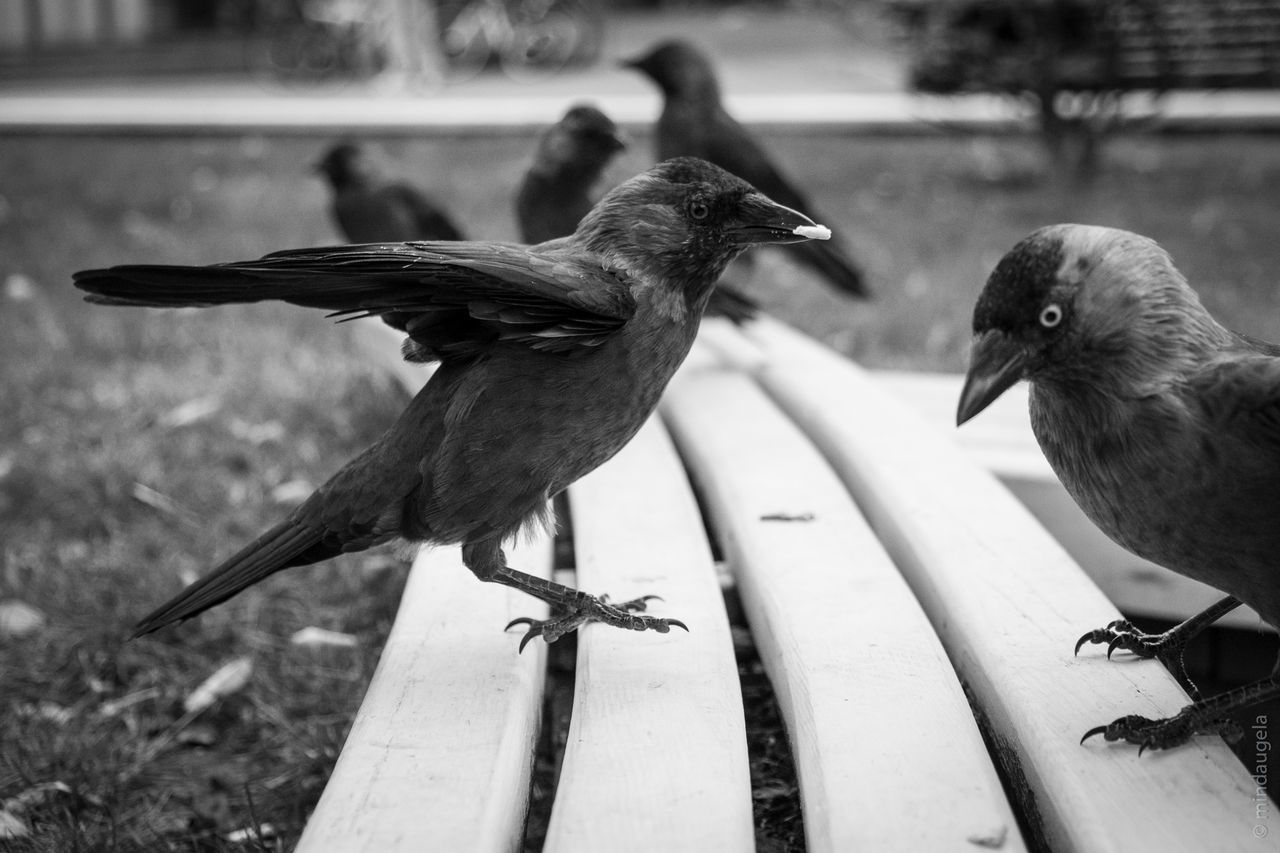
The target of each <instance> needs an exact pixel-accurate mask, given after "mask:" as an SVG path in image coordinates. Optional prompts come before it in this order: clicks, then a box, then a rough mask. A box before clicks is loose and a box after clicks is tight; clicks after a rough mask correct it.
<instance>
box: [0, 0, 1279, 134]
mask: <svg viewBox="0 0 1280 853" xmlns="http://www.w3.org/2000/svg"><path fill="white" fill-rule="evenodd" d="M672 36H681V37H685V38H689V39H691V40H693V41H695V42H697V43H699V44H701V45H703V46H704V47H705V48H707V49H708V50H709V52H710V53H711V54H712V55H713V56H714V57H715V60H716V63H717V67H718V68H719V71H720V74H721V78H722V82H723V88H724V90H725V93H726V96H727V100H728V104H729V107H730V109H731V110H732V111H733V113H734V114H735V115H736V116H738V117H739V118H740V119H741V120H743V121H746V122H749V123H753V124H773V125H786V126H795V127H821V128H828V129H833V130H839V129H841V128H847V129H849V130H856V131H861V132H870V131H876V130H883V131H887V132H894V133H901V132H928V131H931V130H934V129H936V128H939V127H947V126H951V125H955V124H960V125H966V126H977V127H981V128H988V129H996V128H1005V127H1010V126H1015V125H1017V124H1019V123H1020V121H1021V119H1022V117H1021V116H1020V115H1019V114H1018V113H1017V112H1016V110H1015V109H1014V107H1013V105H1012V104H1011V103H1010V102H1009V101H1007V100H1005V99H1001V98H996V97H988V96H966V97H958V98H937V97H928V96H918V95H913V94H910V93H908V92H907V91H906V90H905V88H906V87H905V76H906V75H905V67H904V61H903V55H902V53H901V52H900V50H899V49H898V48H896V47H895V46H894V45H893V44H892V43H891V42H890V41H889V40H888V39H887V37H886V33H885V30H884V28H883V27H876V26H860V25H856V24H854V23H852V22H851V21H849V20H844V19H839V18H833V17H831V16H829V15H816V14H808V15H806V14H797V13H789V14H779V13H776V12H772V13H766V12H755V11H749V10H730V11H722V12H705V13H681V14H669V13H664V14H654V13H647V14H645V13H632V14H627V15H615V16H614V17H613V18H611V20H610V27H609V34H608V41H607V42H606V45H605V52H604V57H603V59H602V60H601V62H600V63H599V64H598V65H596V66H593V67H591V68H587V69H572V70H569V71H566V72H564V73H561V74H558V75H555V76H552V77H548V78H544V79H540V80H536V81H527V82H516V81H514V80H511V79H509V78H508V77H506V76H505V75H503V74H501V73H498V72H493V73H486V74H484V75H481V76H480V77H477V78H475V79H473V80H470V81H466V82H464V83H460V84H456V85H453V86H449V87H446V88H441V89H439V90H436V91H422V92H415V91H405V90H403V89H389V88H387V87H386V86H385V85H383V84H381V83H380V82H379V81H374V82H372V83H365V84H359V85H357V84H349V85H347V86H339V87H327V88H325V87H317V88H312V89H308V90H305V91H298V90H296V89H286V88H284V87H283V86H275V85H272V84H271V83H259V82H255V81H254V80H252V79H250V78H248V77H247V76H246V75H223V76H220V77H208V76H206V77H195V78H186V79H176V78H168V79H150V80H139V81H133V82H120V81H114V82H97V81H94V80H69V81H67V80H60V81H45V82H30V83H22V82H14V81H9V82H7V83H6V84H5V85H4V86H2V87H0V132H5V131H10V132H23V131H55V132H99V131H112V132H157V133H162V132H177V133H189V132H227V133H239V132H248V131H255V132H287V133H312V132H314V133H331V132H334V131H342V130H365V131H370V132H385V133H396V132H405V133H414V134H420V133H427V132H440V133H449V132H460V131H466V132H473V131H477V130H489V131H499V132H500V131H502V130H507V129H513V130H526V129H528V128H529V127H532V126H542V125H546V124H548V123H550V122H553V121H555V120H556V119H557V118H558V117H559V116H560V115H561V114H562V113H563V112H564V110H565V109H567V108H568V107H569V106H570V105H571V104H573V103H576V102H580V101H588V102H591V103H595V104H596V105H598V106H600V107H601V108H602V109H603V110H604V111H605V112H607V113H608V114H609V115H611V116H612V117H613V118H614V119H615V120H616V121H619V122H621V123H624V124H629V125H641V124H647V123H649V122H651V121H652V120H653V119H654V118H655V117H656V116H657V114H658V111H659V107H660V102H659V98H658V95H657V93H656V91H655V90H654V89H653V87H652V86H651V85H650V84H649V83H648V82H647V81H645V80H644V79H642V78H641V77H640V75H638V74H636V73H635V72H632V71H628V70H625V69H622V68H619V67H617V65H616V61H617V59H618V58H620V57H625V56H632V55H635V54H637V53H639V52H641V51H642V50H643V49H645V48H646V47H647V46H648V45H650V44H653V43H654V42H656V41H658V40H660V39H662V38H669V37H672ZM1161 116H1162V117H1161V119H1160V121H1161V123H1163V124H1165V125H1168V126H1175V127H1179V128H1187V127H1192V128H1194V127H1206V128H1221V127H1242V128H1254V129H1256V128H1259V127H1262V128H1270V129H1280V93H1276V92H1229V93H1221V92H1180V93H1175V94H1173V95H1171V96H1170V97H1169V98H1168V99H1167V100H1166V102H1165V103H1164V105H1163V108H1162V110H1161Z"/></svg>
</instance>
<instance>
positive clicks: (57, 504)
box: [0, 134, 1280, 851]
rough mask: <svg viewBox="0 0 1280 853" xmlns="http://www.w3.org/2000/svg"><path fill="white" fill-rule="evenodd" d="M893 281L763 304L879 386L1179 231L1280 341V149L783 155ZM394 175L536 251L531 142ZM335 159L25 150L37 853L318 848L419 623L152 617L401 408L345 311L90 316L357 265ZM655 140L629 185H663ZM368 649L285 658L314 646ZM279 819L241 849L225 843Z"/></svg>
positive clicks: (851, 143)
mask: <svg viewBox="0 0 1280 853" xmlns="http://www.w3.org/2000/svg"><path fill="white" fill-rule="evenodd" d="M768 142H769V144H770V147H771V148H772V149H773V150H774V151H775V152H777V153H778V155H779V157H780V159H782V160H783V161H784V163H785V164H786V166H787V167H788V169H789V171H790V172H791V173H792V174H793V175H794V176H795V177H796V178H797V180H798V182H800V183H802V184H803V185H805V186H807V187H810V188H812V195H813V199H814V202H815V207H816V208H817V209H818V211H820V216H819V217H818V218H820V220H821V221H823V222H824V223H825V224H828V225H831V226H833V227H835V228H837V229H838V230H840V231H842V232H843V233H844V234H845V235H846V237H847V238H848V239H850V240H851V242H852V243H853V245H854V247H855V251H856V253H857V254H858V255H859V256H860V257H861V258H862V259H863V260H864V262H865V264H866V265H867V266H868V268H869V269H870V272H871V278H872V282H873V285H874V286H875V288H876V290H877V298H876V300H875V302H873V303H870V304H850V303H847V302H843V301H841V300H840V299H839V298H837V297H835V296H833V295H831V294H830V293H828V292H827V291H826V290H824V289H823V288H822V286H821V285H819V284H816V283H814V282H813V281H811V280H805V279H803V278H802V277H801V276H800V275H799V274H797V273H795V271H794V269H793V268H791V267H789V266H788V265H787V263H786V262H785V261H782V260H779V259H778V258H777V257H776V256H769V255H762V257H761V259H760V261H759V263H757V264H756V266H755V270H756V271H755V274H754V276H753V278H752V281H751V282H750V285H749V286H750V288H751V289H752V290H753V291H754V292H755V293H756V294H757V295H758V296H759V298H760V299H761V300H762V301H763V302H764V303H765V304H766V305H767V306H768V307H769V308H770V309H771V310H773V311H774V312H775V313H777V314H778V315H780V316H782V317H783V318H784V319H787V320H789V321H791V322H793V323H795V324H797V325H799V326H800V327H802V328H804V329H806V330H808V331H810V332H811V333H813V334H815V335H817V336H818V337H820V338H822V339H824V340H827V341H828V342H830V343H832V344H833V345H835V346H837V347H838V348H840V349H842V350H844V351H845V352H847V353H850V354H851V355H853V356H855V357H856V358H858V359H860V360H861V361H863V362H864V363H867V364H870V365H882V366H893V367H911V368H928V369H946V370H960V369H962V368H963V364H964V355H965V352H966V347H967V338H968V323H969V314H970V311H971V310H972V304H973V300H974V298H975V297H976V295H977V293H978V290H979V289H980V288H981V285H982V283H983V280H984V278H985V276H986V274H987V272H988V271H989V270H990V268H991V266H992V265H993V264H994V263H995V261H996V260H997V259H998V258H999V257H1000V255H1001V254H1002V253H1003V252H1004V251H1005V250H1006V249H1007V248H1008V247H1009V246H1010V245H1012V243H1013V242H1014V241H1015V240H1017V239H1018V238H1019V237H1021V236H1023V235H1024V234H1025V233H1026V232H1028V231H1029V230H1031V229H1032V228H1034V227H1036V226H1039V225H1042V224H1046V223H1049V222H1056V221H1082V222H1093V223H1099V224H1107V225H1115V226H1119V227H1124V228H1129V229H1132V230H1136V231H1140V232H1142V233H1144V234H1148V235H1150V236H1152V237H1155V238H1156V239H1158V240H1160V241H1161V242H1162V243H1164V245H1165V246H1166V247H1167V248H1168V249H1169V250H1170V252H1171V253H1172V254H1173V256H1174V258H1175V260H1176V261H1177V262H1178V264H1179V265H1180V267H1181V268H1182V269H1183V270H1184V271H1185V272H1186V273H1187V274H1188V275H1189V277H1190V278H1191V280H1192V282H1193V283H1194V284H1195V285H1196V286H1197V287H1198V289H1199V290H1200V292H1201V294H1202V296H1203V298H1204V300H1205V302H1206V303H1207V304H1208V305H1209V307H1210V309H1211V310H1212V311H1214V312H1215V313H1216V314H1217V315H1218V316H1219V317H1220V318H1221V319H1223V321H1224V322H1226V323H1228V324H1229V325H1232V326H1234V327H1236V328H1238V329H1240V330H1241V331H1245V332H1249V333H1251V334H1255V335H1259V336H1261V337H1265V338H1270V339H1272V340H1280V310H1277V308H1280V305H1278V304H1277V303H1278V301H1280V289H1277V288H1276V286H1275V284H1276V277H1275V274H1274V270H1276V269H1277V268H1280V239H1277V237H1278V236H1280V234H1278V233H1277V228H1278V223H1280V193H1277V192H1276V190H1275V188H1276V187H1280V146H1277V145H1276V144H1275V142H1274V139H1273V138H1270V137H1265V136H1211V137H1198V138H1197V137H1171V138H1141V137H1134V138H1125V139H1120V140H1117V141H1116V142H1115V143H1114V144H1112V145H1111V146H1110V147H1109V148H1108V149H1107V157H1108V163H1107V166H1106V169H1105V171H1104V174H1103V176H1102V177H1101V178H1100V179H1099V180H1098V181H1097V182H1096V183H1095V184H1094V185H1092V186H1089V187H1083V188H1072V187H1069V186H1066V185H1064V184H1063V183H1062V182H1060V181H1053V180H1049V181H1038V180H1034V173H1035V171H1036V162H1037V161H1036V156H1037V154H1036V150H1035V148H1034V146H1033V143H1031V142H1029V141H1025V140H1021V139H1015V138H1001V139H989V138H973V139H958V138H944V137H937V138H908V139H890V138H860V137H833V136H826V137H814V136H810V137H807V138H806V137H801V136H798V135H789V134H777V135H774V136H772V137H770V138H769V140H768ZM383 143H384V145H383V149H384V150H385V152H386V154H387V159H388V160H389V161H390V162H391V163H393V164H394V169H395V171H396V172H397V173H399V174H403V175H407V176H412V178H413V179H414V180H415V181H416V182H417V183H419V184H420V185H422V186H424V187H427V188H430V189H431V191H432V192H433V193H434V194H435V195H436V196H437V197H438V198H439V199H440V200H442V201H444V202H445V203H446V204H447V205H448V206H449V207H450V209H452V210H453V211H455V212H456V215H457V218H458V220H459V221H460V222H462V223H464V224H465V226H466V227H467V229H468V231H469V232H470V234H471V235H472V236H475V237H477V238H493V239H512V238H514V235H515V226H514V222H513V220H512V215H511V212H510V198H511V195H512V192H513V189H514V186H515V183H516V181H518V179H519V175H520V173H521V171H522V170H523V168H524V165H525V162H526V158H527V156H528V151H529V150H530V145H531V137H529V136H524V135H514V136H504V137H498V138H484V137H472V138H466V137H463V138H451V139H439V140H406V139H388V140H383ZM324 145H325V141H323V140H318V139H309V138H272V139H265V138H261V137H246V138H209V139H184V138H161V139H147V138H129V137H112V138H91V137H84V138H73V137H35V136H31V137H18V136H13V137H6V138H0V281H3V283H4V284H3V289H2V290H0V389H3V400H4V405H3V407H0V601H3V600H6V599H20V600H22V601H25V602H27V603H29V604H31V605H33V606H35V607H37V608H39V609H40V610H41V611H42V612H43V613H44V614H45V615H46V616H47V620H48V621H47V623H46V624H45V626H44V627H42V628H41V629H39V630H37V631H36V632H35V633H33V634H31V635H29V636H27V637H25V638H17V639H14V638H0V684H2V685H3V693H2V694H0V708H2V709H3V711H2V713H3V717H2V718H0V801H4V800H5V799H7V798H12V797H15V796H19V795H21V794H23V792H26V791H31V790H33V786H35V785H37V784H39V783H45V782H51V781H60V782H63V783H65V785H66V786H67V787H68V790H66V791H62V790H59V791H53V792H49V793H47V794H45V795H42V796H40V797H37V798H35V799H34V802H33V804H32V805H30V806H29V807H28V808H27V810H26V811H25V812H24V819H26V820H27V822H28V823H29V824H30V825H31V827H32V828H33V830H34V835H33V839H32V840H30V841H29V842H13V843H12V844H11V848H12V849H15V850H40V851H46V850H47V851H62V850H75V849H95V848H97V849H118V850H159V849H182V850H195V849H199V850H219V849H238V850H243V849H276V848H277V847H279V846H288V844H291V843H292V841H293V840H294V839H296V836H297V832H298V830H299V829H300V827H301V825H302V823H303V822H304V820H305V816H306V813H307V811H308V810H309V809H310V807H311V805H312V804H313V803H314V800H315V797H316V796H317V795H318V792H319V790H320V788H321V787H322V786H323V783H324V779H325V778H326V775H327V772H328V768H329V766H330V765H331V763H332V761H333V758H334V757H335V755H336V752H337V750H338V749H339V747H340V745H341V742H342V739H343V737H344V735H345V731H346V728H347V725H348V724H349V720H350V715H351V714H352V713H353V712H354V710H355V708H356V706H357V705H358V702H359V699H360V696H361V694H362V692H363V689H364V685H365V682H366V681H367V678H368V676H369V675H370V673H371V671H372V667H373V665H374V664H375V663H376V659H377V653H378V650H379V649H380V648H381V644H382V642H383V639H384V638H385V634H386V631H387V630H388V628H389V625H390V621H391V619H392V617H393V615H394V608H395V604H396V599H397V597H398V594H399V589H400V585H401V583H402V581H403V571H402V570H401V569H400V568H397V566H396V564H395V563H394V561H392V560H389V558H388V557H387V556H386V555H385V554H374V555H357V556H353V557H348V558H344V559H341V560H337V561H334V562H332V563H330V564H325V565H322V566H318V567H313V568H309V569H301V570H294V571H291V572H289V573H288V574H287V575H285V576H284V577H281V578H276V579H273V580H271V581H269V582H267V583H266V584H263V585H262V586H261V588H258V589H254V590H252V591H250V592H247V593H246V594H244V595H242V596H240V597H238V598H237V599H235V600H234V601H232V602H229V603H228V604H226V605H224V606H222V607H220V608H217V609H215V610H214V611H212V612H211V613H209V614H207V615H205V616H203V617H201V618H200V619H198V620H196V621H194V622H191V623H188V624H186V625H184V626H182V627H181V628H180V629H178V630H171V631H168V632H165V633H162V634H161V635H160V636H159V637H156V638H151V639H145V640H142V641H138V642H134V643H128V644H125V643H123V638H124V637H125V636H126V635H127V631H128V627H129V625H130V624H131V623H132V621H133V620H135V619H136V618H137V617H139V616H140V615H141V614H142V613H144V612H145V611H147V610H148V609H149V608H150V607H151V606H153V605H155V604H157V603H158V602H160V601H161V600H162V599H163V598H165V597H166V596H168V595H170V594H172V593H173V592H175V591H176V590H177V589H178V588H179V587H180V586H181V584H182V579H183V578H184V577H187V576H192V575H196V574H199V573H201V572H203V571H204V570H205V569H207V568H208V567H209V566H211V565H212V564H213V563H214V562H215V561H216V560H217V559H219V558H220V557H223V556H225V555H226V554H227V553H228V551H229V549H231V548H232V547H235V546H238V545H239V544H242V543H243V542H244V541H246V540H247V539H248V538H250V537H252V536H253V535H255V534H256V533H258V532H259V531H260V530H261V529H263V528H264V527H265V526H266V525H268V524H269V523H271V522H272V521H274V520H275V519H277V518H279V517H280V516H281V515H282V514H283V513H285V512H286V511H287V508H288V505H289V503H290V501H292V500H294V499H296V497H295V496H294V493H296V492H297V491H298V490H299V489H300V488H302V487H303V486H305V485H306V484H311V485H315V484H318V483H320V482H321V481H323V479H324V478H325V477H327V476H328V475H329V474H330V473H331V472H332V471H333V470H335V469H336V467H337V466H338V465H339V464H341V463H342V462H343V461H345V460H346V459H347V458H348V457H350V456H351V455H353V454H354V453H355V452H356V451H357V450H359V449H360V448H362V447H363V446H365V445H366V444H367V443H369V442H370V441H371V440H372V439H373V438H374V437H375V436H376V435H377V434H378V432H380V431H381V430H382V429H384V428H385V427H386V426H387V425H389V423H390V422H391V420H392V419H393V418H394V417H395V415H396V414H397V413H398V411H399V408H400V407H401V406H402V405H403V398H402V396H401V394H400V392H398V391H397V390H396V389H395V388H393V387H392V386H390V385H389V384H387V382H386V380H385V379H384V378H383V377H382V376H381V375H380V374H379V373H378V371H377V370H376V369H375V368H374V367H373V366H370V365H367V364H366V363H365V362H364V361H363V360H362V358H361V357H360V351H359V349H358V348H357V346H356V345H355V343H354V342H353V340H352V339H351V337H350V330H349V329H347V328H343V327H334V326H333V325H331V324H330V323H329V322H328V321H326V320H325V319H324V318H323V317H322V316H321V315H320V314H319V313H318V312H316V313H310V312H306V311H301V310H298V309H291V308H288V307H283V306H272V305H263V306H252V307H246V308H226V309H210V310H203V311H170V312H158V311H145V310H134V309H111V308H104V307H99V306H91V305H87V304H85V303H83V302H81V301H80V299H79V296H78V294H77V293H76V292H75V291H74V290H73V289H72V288H71V286H70V274H71V272H72V271H74V270H76V269H80V268H85V267H92V266H104V265H110V264H113V263H125V262H130V263H135V262H157V263H166V262H172V263H208V262H216V261H223V260H233V259H241V258H250V257H255V256H258V255H260V254H263V253H265V252H267V251H271V250H274V249H279V248H285V247H293V246H302V245H315V244H321V243H331V242H335V241H336V234H335V232H334V231H333V230H332V228H331V226H330V225H329V223H328V220H327V216H326V213H325V205H326V201H327V198H326V192H325V188H324V187H323V186H322V185H321V184H320V183H319V182H318V181H317V180H316V179H315V178H314V177H313V176H312V175H311V174H310V173H309V171H308V166H309V164H310V163H311V162H312V161H313V160H314V159H316V157H317V156H318V155H319V153H320V152H321V150H322V149H323V147H324ZM649 150H650V147H649V142H648V140H647V139H646V138H644V137H643V136H641V137H640V138H639V139H637V141H636V144H635V146H633V148H632V150H631V151H630V152H629V153H628V155H627V157H626V158H625V159H624V160H623V161H622V162H621V163H619V164H618V165H617V166H616V167H615V168H614V169H613V170H612V171H611V175H610V177H611V179H613V180H615V181H616V180H621V179H623V178H625V177H627V176H629V175H630V174H632V173H634V172H635V171H637V170H639V169H640V168H643V167H644V166H645V165H646V156H647V152H648V151H649ZM311 624H316V625H320V626H323V627H326V628H332V629H335V630H340V631H346V632H350V633H352V634H354V635H356V636H357V637H358V639H359V645H358V647H357V648H356V649H350V650H341V649H329V650H326V651H316V650H305V649H300V648H297V647H294V646H291V645H289V643H288V637H289V636H290V634H291V633H292V632H293V631H295V630H297V629H298V628H301V627H303V626H306V625H311ZM242 656H244V657H248V658H249V659H250V660H252V661H253V662H254V664H255V670H254V675H253V678H252V680H251V682H250V684H249V685H248V687H247V688H246V689H245V690H244V691H242V692H240V693H237V694H235V695H232V696H230V697H228V698H226V699H224V700H223V701H222V702H221V703H220V704H219V705H217V706H216V707H215V708H213V709H211V710H210V711H208V712H206V713H205V714H204V715H202V716H200V717H199V718H197V720H196V721H195V722H193V723H191V725H189V726H186V727H185V728H181V729H179V727H178V724H179V722H180V721H181V719H182V716H183V711H182V707H181V703H182V699H183V697H184V696H186V695H187V694H188V693H189V692H190V690H191V689H192V688H194V687H195V685H197V684H198V683H199V682H201V681H202V680H203V679H204V678H205V677H206V676H208V675H209V674H210V673H212V672H213V671H214V670H215V669H217V668H218V667H219V666H221V665H222V664H223V663H225V662H227V661H229V660H232V659H234V658H237V657H242ZM258 823H262V824H270V825H271V826H272V827H273V828H274V831H275V837H274V840H273V839H272V837H271V836H270V835H264V837H262V838H261V839H260V838H258V836H256V835H250V837H249V839H248V840H247V841H245V842H231V841H228V840H226V839H227V834H228V833H230V832H232V831H234V830H237V829H240V828H243V827H246V826H252V825H256V824H258Z"/></svg>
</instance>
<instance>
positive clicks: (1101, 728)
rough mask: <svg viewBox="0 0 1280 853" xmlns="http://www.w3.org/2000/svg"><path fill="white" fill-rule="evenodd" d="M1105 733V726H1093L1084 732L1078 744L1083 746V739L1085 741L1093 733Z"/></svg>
mask: <svg viewBox="0 0 1280 853" xmlns="http://www.w3.org/2000/svg"><path fill="white" fill-rule="evenodd" d="M1106 733H1107V727H1106V726H1094V727H1093V728H1091V729H1089V731H1087V732H1085V733H1084V737H1082V738H1080V745H1081V746H1083V745H1084V742H1085V741H1087V740H1088V739H1089V738H1091V737H1094V736H1095V735H1106Z"/></svg>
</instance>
